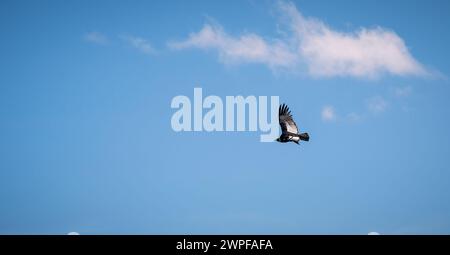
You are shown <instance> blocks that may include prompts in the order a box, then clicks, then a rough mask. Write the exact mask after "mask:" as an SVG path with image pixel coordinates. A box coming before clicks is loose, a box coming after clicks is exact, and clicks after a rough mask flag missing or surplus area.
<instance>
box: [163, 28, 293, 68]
mask: <svg viewBox="0 0 450 255" xmlns="http://www.w3.org/2000/svg"><path fill="white" fill-rule="evenodd" d="M169 47H171V48H172V49H186V48H201V49H215V50H217V51H218V53H219V59H220V61H222V62H223V63H227V64H230V63H240V62H248V63H261V64H266V65H268V66H270V67H288V66H291V65H293V64H294V63H295V61H296V56H295V54H294V53H293V52H291V51H290V49H289V48H288V46H287V45H286V44H285V43H284V42H282V41H279V40H274V41H272V42H268V41H266V40H265V39H263V38H262V37H260V36H258V35H256V34H252V33H250V34H243V35H241V36H238V37H233V36H230V35H228V34H227V33H226V32H225V31H224V30H223V29H222V27H220V26H219V25H211V24H205V25H204V26H203V28H202V29H201V30H200V31H199V32H197V33H191V34H190V35H189V37H188V38H187V39H186V40H184V41H181V42H171V43H169Z"/></svg>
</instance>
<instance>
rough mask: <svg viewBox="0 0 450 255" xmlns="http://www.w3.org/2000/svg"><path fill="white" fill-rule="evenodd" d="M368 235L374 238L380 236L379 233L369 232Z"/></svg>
mask: <svg viewBox="0 0 450 255" xmlns="http://www.w3.org/2000/svg"><path fill="white" fill-rule="evenodd" d="M368 235H369V236H375V235H380V233H378V232H369V233H368Z"/></svg>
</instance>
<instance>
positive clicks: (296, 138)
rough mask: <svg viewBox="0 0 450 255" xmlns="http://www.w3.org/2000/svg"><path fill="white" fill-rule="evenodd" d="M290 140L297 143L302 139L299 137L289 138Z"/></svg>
mask: <svg viewBox="0 0 450 255" xmlns="http://www.w3.org/2000/svg"><path fill="white" fill-rule="evenodd" d="M289 139H290V140H292V141H296V142H298V141H300V137H297V136H289Z"/></svg>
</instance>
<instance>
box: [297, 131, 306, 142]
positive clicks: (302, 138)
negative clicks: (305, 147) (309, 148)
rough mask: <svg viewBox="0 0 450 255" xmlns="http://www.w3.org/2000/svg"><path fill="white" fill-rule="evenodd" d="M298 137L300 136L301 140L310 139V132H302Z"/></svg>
mask: <svg viewBox="0 0 450 255" xmlns="http://www.w3.org/2000/svg"><path fill="white" fill-rule="evenodd" d="M298 137H299V138H300V140H303V141H309V135H308V133H301V134H299V135H298Z"/></svg>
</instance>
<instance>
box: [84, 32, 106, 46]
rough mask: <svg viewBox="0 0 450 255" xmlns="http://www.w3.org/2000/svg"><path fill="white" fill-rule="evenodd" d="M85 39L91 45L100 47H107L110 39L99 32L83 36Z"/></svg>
mask: <svg viewBox="0 0 450 255" xmlns="http://www.w3.org/2000/svg"><path fill="white" fill-rule="evenodd" d="M83 39H84V40H85V41H86V42H90V43H95V44H100V45H105V44H107V43H108V42H109V40H108V38H107V37H106V36H105V35H103V34H101V33H98V32H89V33H86V34H84V35H83Z"/></svg>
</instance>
